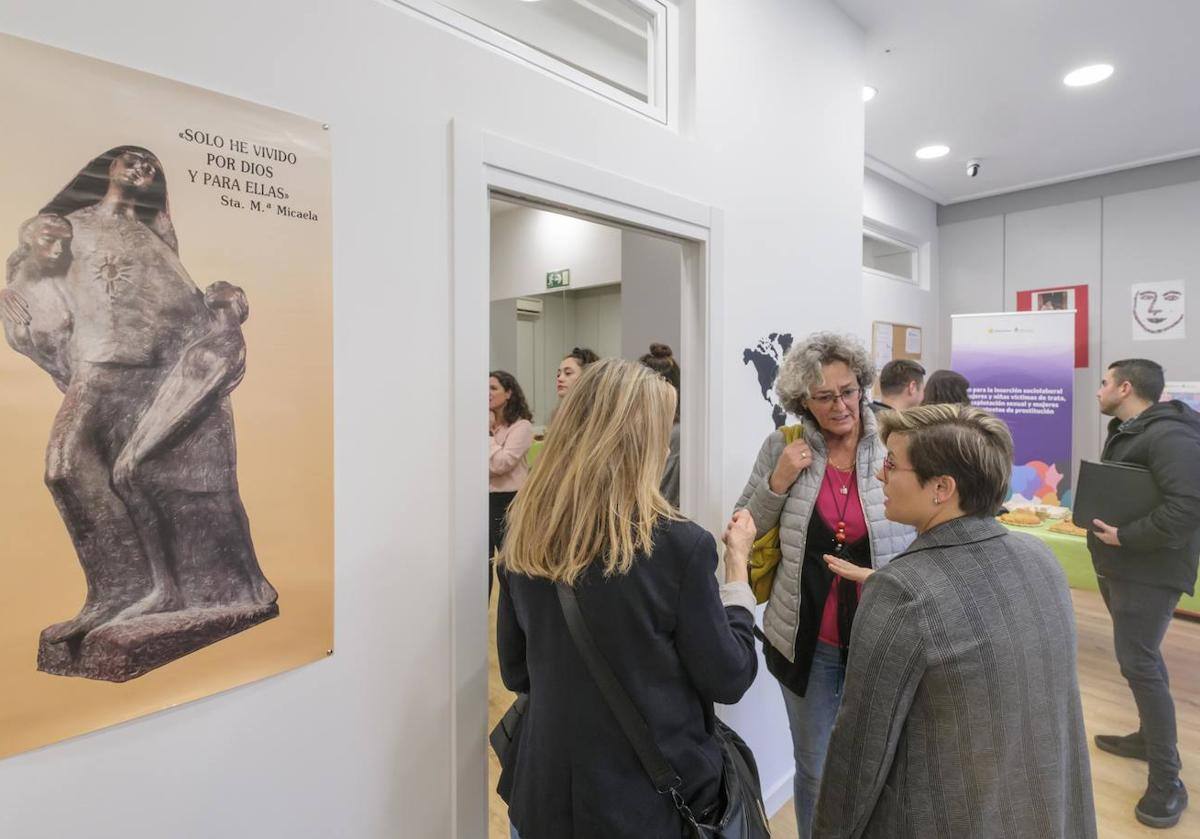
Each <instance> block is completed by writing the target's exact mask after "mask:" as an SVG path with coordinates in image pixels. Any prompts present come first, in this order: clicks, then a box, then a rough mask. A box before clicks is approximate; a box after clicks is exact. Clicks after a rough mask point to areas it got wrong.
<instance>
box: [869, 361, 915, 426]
mask: <svg viewBox="0 0 1200 839" xmlns="http://www.w3.org/2000/svg"><path fill="white" fill-rule="evenodd" d="M924 396H925V368H924V367H922V366H921V365H920V364H918V363H917V362H915V361H913V360H912V359H911V358H893V359H892V360H891V361H889V362H888V363H887V364H885V365H883V368H882V369H881V370H880V371H879V399H874V400H872V401H871V410H872V411H874V412H875V413H877V414H878V413H879V412H880V411H903V410H905V409H907V408H915V407H917V406H918V405H920V404H921V399H922V398H924Z"/></svg>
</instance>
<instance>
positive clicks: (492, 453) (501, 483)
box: [488, 370, 533, 597]
mask: <svg viewBox="0 0 1200 839" xmlns="http://www.w3.org/2000/svg"><path fill="white" fill-rule="evenodd" d="M532 419H533V413H532V412H531V411H530V410H529V404H528V403H527V402H526V401H525V393H524V392H523V391H522V390H521V385H520V384H518V383H517V379H516V377H515V376H513V374H512V373H506V372H505V371H503V370H493V371H492V372H491V373H490V374H489V376H488V443H489V445H488V596H489V597H490V596H491V594H492V567H493V557H494V556H495V555H496V551H498V550H499V549H500V546H501V545H502V544H503V543H504V531H505V526H504V516H505V514H506V513H507V512H508V505H509V504H511V503H512V500H513V498H515V497H516V495H517V491H518V490H519V489H520V488H521V487H522V486H524V484H525V479H526V478H527V477H528V476H529V467H528V466H527V465H526V463H525V455H526V454H527V453H528V452H529V447H530V446H531V445H532V444H533V423H532V422H531V421H530V420H532Z"/></svg>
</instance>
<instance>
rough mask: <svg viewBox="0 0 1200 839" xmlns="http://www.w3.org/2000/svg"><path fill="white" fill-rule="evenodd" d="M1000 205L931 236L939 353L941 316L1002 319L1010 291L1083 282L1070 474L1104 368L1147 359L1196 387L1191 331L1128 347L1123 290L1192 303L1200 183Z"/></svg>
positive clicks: (1097, 434)
mask: <svg viewBox="0 0 1200 839" xmlns="http://www.w3.org/2000/svg"><path fill="white" fill-rule="evenodd" d="M1131 177H1136V173H1126V179H1125V182H1128V180H1129V179H1130V178H1131ZM1103 183H1104V182H1102V183H1101V184H1100V186H1103ZM1083 189H1084V186H1081V187H1080V191H1082V190H1083ZM1037 194H1038V196H1039V197H1040V194H1041V193H1040V191H1039V192H1038V193H1037ZM1030 197H1031V201H1032V198H1033V193H1032V192H1031V196H1030ZM1003 198H1004V199H1005V204H1004V205H1003V206H1004V207H1005V208H1006V209H1007V210H1008V211H1007V212H1004V213H1000V214H997V215H992V216H982V217H978V218H971V217H970V216H972V215H973V213H972V212H971V208H970V207H966V206H956V207H954V208H950V209H953V210H954V211H955V215H959V216H962V217H966V218H967V220H964V221H957V222H952V223H949V224H944V225H943V226H942V228H941V247H942V279H943V285H942V289H943V294H942V318H943V327H944V330H945V332H944V336H945V340H944V341H943V345H944V346H945V347H946V349H947V351H948V345H949V315H950V314H958V313H966V312H972V311H974V312H998V311H1012V310H1015V309H1016V304H1017V300H1016V295H1017V292H1018V291H1021V290H1027V289H1031V288H1044V287H1048V286H1056V285H1083V284H1086V285H1087V286H1088V297H1089V319H1088V320H1089V332H1088V360H1089V367H1088V368H1086V369H1080V370H1077V371H1076V376H1075V410H1074V418H1073V419H1074V435H1075V443H1074V448H1075V460H1076V469H1075V471H1076V474H1077V472H1078V461H1079V459H1080V458H1089V459H1094V458H1096V457H1098V456H1099V454H1100V447H1101V445H1102V443H1103V430H1102V429H1103V426H1104V420H1103V419H1101V418H1099V416H1098V412H1097V410H1096V402H1095V399H1094V393H1095V390H1096V388H1097V387H1098V385H1099V380H1100V376H1101V375H1102V373H1103V371H1104V368H1105V364H1107V363H1108V362H1110V361H1113V360H1115V359H1118V358H1126V357H1131V356H1135V357H1144V358H1151V359H1153V360H1155V361H1158V362H1159V363H1160V364H1162V365H1163V367H1164V368H1165V370H1166V374H1167V378H1168V379H1176V380H1197V379H1200V327H1197V329H1195V330H1192V331H1191V333H1190V335H1189V336H1188V338H1187V339H1185V340H1174V341H1134V340H1133V338H1132V329H1131V325H1130V300H1131V292H1130V287H1131V285H1132V284H1133V283H1136V282H1152V281H1159V280H1161V281H1166V280H1174V279H1184V280H1185V281H1186V282H1187V294H1188V296H1190V297H1191V298H1192V299H1193V300H1196V299H1200V271H1198V269H1197V267H1196V259H1195V246H1194V240H1195V235H1196V231H1197V230H1200V181H1196V180H1190V181H1188V182H1185V183H1180V184H1175V185H1171V186H1157V187H1155V188H1153V189H1143V190H1134V191H1126V192H1122V193H1121V194H1117V195H1099V196H1096V197H1090V198H1087V199H1086V200H1080V201H1072V202H1068V203H1064V204H1056V205H1050V206H1035V207H1032V208H1030V209H1021V198H1022V196H1021V195H1020V194H1016V195H1011V196H1003ZM981 206H982V202H981ZM1196 311H1197V309H1196V304H1195V303H1193V304H1192V308H1191V312H1192V313H1194V312H1196Z"/></svg>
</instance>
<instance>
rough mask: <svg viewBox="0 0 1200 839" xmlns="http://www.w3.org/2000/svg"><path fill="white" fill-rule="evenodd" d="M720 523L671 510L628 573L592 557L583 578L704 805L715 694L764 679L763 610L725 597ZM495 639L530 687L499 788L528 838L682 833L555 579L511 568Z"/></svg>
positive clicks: (596, 632) (598, 627)
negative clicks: (711, 525) (588, 661)
mask: <svg viewBox="0 0 1200 839" xmlns="http://www.w3.org/2000/svg"><path fill="white" fill-rule="evenodd" d="M716 565H717V552H716V544H715V542H714V541H713V538H712V536H710V535H709V534H708V532H707V531H705V530H703V529H702V528H701V527H699V526H698V525H696V524H693V523H691V522H686V521H669V522H664V523H663V524H661V525H660V526H659V528H658V530H657V531H656V533H655V539H654V550H653V552H652V553H651V555H650V556H649V557H646V556H639V557H637V559H636V560H635V561H634V565H633V568H632V569H631V570H630V572H629V573H628V574H626V575H623V576H614V577H610V578H607V579H605V578H604V576H603V572H602V569H601V568H600V566H599V564H593V565H592V566H591V567H590V568H589V569H588V570H587V571H586V572H585V573H584V575H583V577H582V578H581V579H580V581H579V582H578V583H577V584H576V587H575V589H576V595H577V597H578V600H579V607H580V610H581V611H582V612H583V616H584V619H585V620H586V621H587V624H588V627H589V628H590V629H591V632H592V635H593V636H594V637H595V640H596V644H597V645H598V646H599V648H600V651H601V653H602V654H603V655H604V657H605V658H606V659H607V660H608V662H609V664H610V665H611V666H612V669H613V671H614V672H615V673H616V675H617V678H618V679H619V680H620V682H621V684H622V686H623V687H624V688H625V691H626V692H627V693H628V694H629V695H630V698H631V699H632V700H633V703H634V704H635V705H636V706H637V708H638V710H639V711H640V712H641V714H642V716H643V717H645V719H646V722H647V724H648V725H649V727H650V730H651V731H652V732H653V734H654V736H655V738H656V740H657V741H658V745H659V748H660V749H661V750H662V752H663V754H664V755H665V756H666V758H667V760H668V761H669V762H670V764H671V765H672V767H674V769H675V771H676V772H677V773H678V774H679V775H680V776H681V777H682V779H683V782H684V787H683V795H684V798H685V799H686V800H687V801H688V803H689V806H691V808H692V809H693V811H695V812H696V813H701V812H703V811H705V810H708V809H709V808H712V807H714V806H715V805H716V804H717V792H718V784H719V781H720V777H721V765H722V764H721V753H720V749H719V747H718V745H717V743H716V742H715V741H714V739H713V737H712V723H713V703H714V702H721V703H724V704H731V703H734V702H737V701H738V700H739V699H741V697H742V694H744V693H745V692H746V690H747V689H748V688H749V687H750V684H751V683H752V682H753V681H754V676H755V672H756V670H757V667H758V659H757V656H756V654H755V651H754V637H753V627H754V618H753V616H752V615H751V614H750V612H748V611H747V610H746V609H744V608H742V607H740V606H730V607H728V608H723V607H722V606H721V601H720V596H719V588H718V585H717V580H716V577H715V576H714V572H715V570H716ZM499 580H500V605H499V614H498V617H497V626H496V640H497V646H498V648H499V655H500V673H501V676H502V677H503V679H504V684H505V685H506V686H507V687H508V689H509V690H512V691H516V692H526V691H527V692H528V693H529V707H528V710H527V711H526V713H525V718H524V721H523V722H522V726H521V729H520V732H519V735H518V737H517V740H516V742H515V743H514V745H513V748H515V749H516V750H517V752H516V757H515V761H514V763H513V764H512V769H511V771H508V772H505V773H504V775H502V777H501V778H500V786H499V792H500V795H501V797H502V798H504V800H505V801H507V802H508V803H509V818H510V819H511V820H512V822H513V824H514V825H516V827H517V830H518V831H519V832H520V834H521V837H522V839H621V837H638V839H659V837H664V839H665V837H670V839H677V837H679V836H680V835H681V834H682V822H681V820H680V819H679V816H678V814H677V813H676V811H675V808H674V806H673V804H672V803H671V799H670V797H669V796H664V795H659V794H658V793H657V792H655V790H654V786H653V784H652V783H651V782H650V779H649V777H648V776H647V775H646V774H645V772H644V770H643V769H642V766H641V764H640V763H638V760H637V756H636V755H635V754H634V751H633V747H632V746H630V745H629V743H628V741H627V740H626V739H625V736H624V735H623V734H622V732H621V729H620V727H619V726H618V724H617V721H616V718H615V717H614V716H613V715H612V712H611V711H609V709H608V706H607V705H606V704H605V702H604V697H603V696H602V695H601V694H600V691H599V689H598V688H597V687H596V685H595V683H594V682H593V681H592V678H591V675H590V674H589V673H588V670H587V667H586V665H585V664H584V661H583V659H582V658H581V657H580V655H579V653H578V651H577V650H576V648H575V645H574V642H573V641H572V640H571V635H570V633H569V632H568V630H567V624H566V621H565V619H564V618H563V615H562V610H561V607H560V606H559V603H558V597H557V595H556V593H555V590H554V585H553V584H552V583H551V582H550V581H548V580H545V579H540V578H531V577H524V576H520V575H516V574H509V573H506V572H503V571H502V572H501V573H500V575H499Z"/></svg>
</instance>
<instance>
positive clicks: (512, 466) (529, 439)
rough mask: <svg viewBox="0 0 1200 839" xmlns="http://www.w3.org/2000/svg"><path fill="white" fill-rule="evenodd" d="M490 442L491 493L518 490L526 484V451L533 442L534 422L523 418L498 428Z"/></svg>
mask: <svg viewBox="0 0 1200 839" xmlns="http://www.w3.org/2000/svg"><path fill="white" fill-rule="evenodd" d="M488 442H489V445H490V448H491V451H490V452H489V453H488V475H489V476H490V478H489V480H488V492H516V491H517V490H519V489H520V488H521V487H523V486H524V485H525V479H526V478H528V477H529V467H528V466H526V465H525V454H526V452H528V451H529V447H530V446H531V445H533V423H531V422H530V421H529V420H525V419H520V420H517V421H516V422H514V423H513V424H512V425H502V426H500V427H499V428H497V429H496V430H495V431H494V432H493V433H492V435H491V436H490V437H488Z"/></svg>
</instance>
